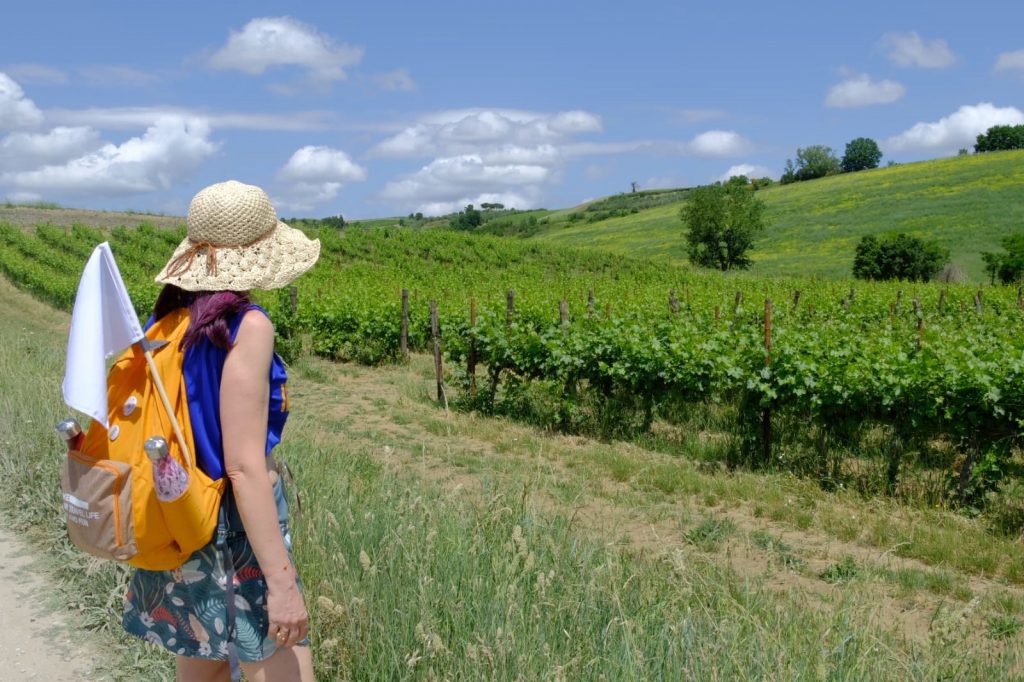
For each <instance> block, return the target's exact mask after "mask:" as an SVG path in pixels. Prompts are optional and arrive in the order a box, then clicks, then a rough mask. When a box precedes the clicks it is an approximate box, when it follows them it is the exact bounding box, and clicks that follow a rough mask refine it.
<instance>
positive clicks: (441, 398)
mask: <svg viewBox="0 0 1024 682" xmlns="http://www.w3.org/2000/svg"><path fill="white" fill-rule="evenodd" d="M430 335H431V336H432V337H433V339H434V371H435V373H436V374H437V400H438V402H443V403H444V407H445V409H448V399H447V398H446V397H445V394H444V366H443V365H442V363H441V329H440V325H439V324H438V321H437V301H431V302H430Z"/></svg>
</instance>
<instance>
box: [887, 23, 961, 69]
mask: <svg viewBox="0 0 1024 682" xmlns="http://www.w3.org/2000/svg"><path fill="white" fill-rule="evenodd" d="M879 48H880V49H881V50H882V51H884V52H885V54H886V56H887V57H888V58H889V60H890V61H891V62H892V63H893V64H896V65H897V66H916V67H920V68H922V69H944V68H946V67H949V66H952V65H953V64H954V63H956V55H955V54H953V51H952V50H950V49H949V45H948V44H947V43H946V41H945V40H943V39H941V38H934V39H931V40H928V39H925V38H922V37H921V36H920V35H918V33H917V32H916V31H904V32H893V33H887V34H885V35H884V36H882V40H881V41H880V42H879Z"/></svg>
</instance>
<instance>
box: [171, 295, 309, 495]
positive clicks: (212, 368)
mask: <svg viewBox="0 0 1024 682" xmlns="http://www.w3.org/2000/svg"><path fill="white" fill-rule="evenodd" d="M249 310H259V311H260V312H261V313H263V314H264V315H267V311H266V310H264V309H263V308H261V307H260V306H258V305H256V304H250V305H249V307H248V308H246V309H245V310H243V311H241V312H240V313H238V314H237V315H235V317H233V318H232V319H230V320H229V321H228V328H229V329H230V333H231V343H232V344H233V343H234V342H235V337H236V336H237V335H238V328H239V327H240V326H241V324H242V317H243V316H244V315H245V313H246V312H248V311H249ZM268 317H269V316H268ZM227 356H228V350H227V349H226V348H218V347H217V346H215V345H213V344H212V343H210V342H209V341H208V340H206V339H202V340H200V341H199V342H198V343H196V344H195V345H193V346H192V347H191V348H189V349H188V350H187V351H185V360H184V362H185V367H184V374H185V391H186V393H187V395H188V413H189V417H190V418H191V419H192V436H193V438H194V439H195V444H196V461H197V462H198V464H199V468H200V469H202V470H203V471H205V472H206V474H207V475H208V476H209V477H210V478H212V479H214V480H217V479H219V478H221V477H223V476H224V447H223V444H222V442H221V428H220V379H221V372H222V371H223V369H224V360H225V359H226V358H227ZM287 381H288V373H287V371H286V369H285V365H284V361H283V360H282V359H281V358H280V356H278V354H277V353H274V359H273V361H272V362H271V364H270V405H269V410H268V413H267V448H266V453H267V454H268V455H269V454H270V451H271V450H273V449H274V446H275V445H277V444H278V443H280V442H281V433H282V432H283V431H284V423H285V421H286V420H287V419H288V408H289V404H288V386H287Z"/></svg>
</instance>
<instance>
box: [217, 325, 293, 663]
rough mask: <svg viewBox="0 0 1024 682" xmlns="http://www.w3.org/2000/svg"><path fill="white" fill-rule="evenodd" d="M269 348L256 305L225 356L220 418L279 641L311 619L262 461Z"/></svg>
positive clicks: (268, 330) (228, 466)
mask: <svg viewBox="0 0 1024 682" xmlns="http://www.w3.org/2000/svg"><path fill="white" fill-rule="evenodd" d="M273 354H274V327H273V325H272V324H271V323H270V320H268V319H267V317H266V316H265V315H263V314H262V313H260V312H258V311H251V312H248V313H246V314H245V317H244V318H242V322H241V325H240V327H239V329H238V335H237V336H236V340H235V345H234V347H233V348H232V349H231V351H230V352H228V355H227V359H226V360H225V361H224V370H223V374H222V375H221V386H220V419H221V431H222V439H223V445H224V467H225V470H226V472H227V476H228V478H229V479H230V480H231V486H232V489H233V491H234V496H235V501H236V503H237V505H238V513H239V515H240V516H241V518H242V523H243V524H244V526H245V531H246V534H247V535H248V538H249V544H250V545H252V549H253V552H254V553H255V554H256V560H257V561H258V562H259V565H260V568H261V569H262V571H263V573H264V576H265V577H266V581H267V591H268V596H267V607H268V609H269V616H270V634H271V636H274V635H276V633H277V630H278V629H281V630H285V629H287V631H288V637H287V639H285V638H281V639H278V643H279V644H283V645H285V646H291V645H292V644H295V643H296V642H298V641H299V640H301V639H302V638H303V637H305V636H306V632H307V630H308V628H309V619H308V614H307V612H306V606H305V602H304V601H303V599H302V594H301V593H300V592H299V590H298V587H297V585H296V582H295V569H294V567H293V566H292V563H291V560H290V559H289V557H288V550H287V549H286V548H285V545H284V540H283V538H282V537H281V530H280V527H279V525H278V518H277V506H276V504H275V501H274V494H273V490H272V487H271V481H270V475H269V473H268V471H267V464H266V447H267V410H268V406H269V401H270V380H269V377H270V364H271V362H272V359H273Z"/></svg>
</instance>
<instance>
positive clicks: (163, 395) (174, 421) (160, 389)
mask: <svg viewBox="0 0 1024 682" xmlns="http://www.w3.org/2000/svg"><path fill="white" fill-rule="evenodd" d="M140 343H141V345H142V352H143V354H144V355H145V356H146V364H147V365H148V366H149V374H150V376H151V377H153V384H154V385H156V392H157V393H158V394H159V395H160V402H162V403H163V405H164V410H166V411H167V416H168V417H170V419H171V428H173V429H174V437H175V438H177V439H178V445H180V446H181V452H182V453H183V454H184V455H185V463H186V464H188V468H189V470H190V471H191V470H193V469H194V468H195V467H194V465H193V461H192V453H191V452H189V449H188V445H187V444H186V443H185V435H184V434H183V433H182V431H181V425H180V424H178V418H177V417H175V416H174V408H173V407H172V406H171V399H170V398H168V397H167V389H165V388H164V382H163V380H162V379H161V378H160V373H159V372H158V371H157V370H156V363H155V362H154V361H153V353H152V352H151V351H150V348H151V346H150V345H149V339H147V338H143V339H142V341H141V342H140Z"/></svg>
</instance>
